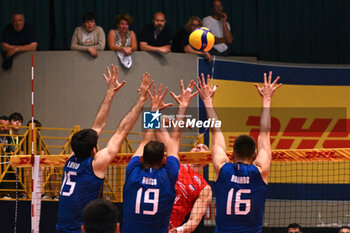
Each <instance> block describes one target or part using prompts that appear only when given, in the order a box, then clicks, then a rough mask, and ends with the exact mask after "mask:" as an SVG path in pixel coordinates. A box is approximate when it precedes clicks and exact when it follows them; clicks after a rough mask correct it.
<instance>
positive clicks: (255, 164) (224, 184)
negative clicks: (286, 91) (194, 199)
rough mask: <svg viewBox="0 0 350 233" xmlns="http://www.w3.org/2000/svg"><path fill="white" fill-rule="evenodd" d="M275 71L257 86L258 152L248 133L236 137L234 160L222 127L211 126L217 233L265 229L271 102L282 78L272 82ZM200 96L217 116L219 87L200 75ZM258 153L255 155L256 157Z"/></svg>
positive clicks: (210, 115) (212, 115) (250, 232)
mask: <svg viewBox="0 0 350 233" xmlns="http://www.w3.org/2000/svg"><path fill="white" fill-rule="evenodd" d="M271 79H272V72H271V71H270V73H269V78H268V80H267V77H266V74H264V85H263V87H259V85H258V84H255V86H256V87H257V89H258V92H259V94H260V96H261V98H262V111H261V117H260V133H259V137H258V151H257V154H255V142H254V139H252V138H251V137H250V136H248V135H241V136H239V137H237V138H236V140H235V144H234V155H233V156H234V161H233V163H231V162H230V160H229V158H228V157H227V156H226V145H225V138H224V136H223V133H222V132H221V129H220V128H211V137H212V147H211V150H212V160H213V167H214V171H215V175H216V182H215V194H216V228H215V232H216V233H228V232H230V233H259V232H261V230H262V223H263V216H264V206H265V200H266V195H267V181H268V177H269V172H270V166H271V145H270V128H271V126H270V125H271V123H270V121H271V120H270V118H271V117H270V104H271V98H272V95H273V94H274V92H275V90H276V89H277V88H279V87H280V86H281V84H277V81H278V80H279V77H277V78H276V80H275V81H274V82H273V83H271ZM198 82H199V87H198V86H197V85H196V87H197V89H198V90H199V95H200V97H201V98H202V100H203V102H204V105H205V108H206V112H207V116H208V118H215V119H218V117H217V115H216V112H215V110H214V106H213V103H212V99H213V97H214V94H215V91H216V88H213V89H212V88H211V87H210V86H209V77H208V79H207V83H206V82H205V80H204V75H203V74H202V78H201V79H200V78H198ZM255 155H256V156H255Z"/></svg>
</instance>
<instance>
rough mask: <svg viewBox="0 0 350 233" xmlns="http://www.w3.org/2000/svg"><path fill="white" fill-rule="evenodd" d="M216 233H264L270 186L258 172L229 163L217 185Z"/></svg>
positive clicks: (249, 166)
mask: <svg viewBox="0 0 350 233" xmlns="http://www.w3.org/2000/svg"><path fill="white" fill-rule="evenodd" d="M215 194H216V229H215V232H217V233H222V232H225V233H226V232H232V233H258V232H261V228H262V223H263V216H264V207H265V200H266V195H267V185H266V183H265V182H264V181H263V179H262V177H261V174H260V172H259V170H258V168H257V167H256V166H254V165H245V164H242V163H238V164H235V163H226V164H224V165H223V166H222V168H221V170H220V173H219V176H218V179H217V181H216V183H215Z"/></svg>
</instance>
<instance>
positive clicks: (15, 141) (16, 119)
mask: <svg viewBox="0 0 350 233" xmlns="http://www.w3.org/2000/svg"><path fill="white" fill-rule="evenodd" d="M9 120H10V126H11V127H10V132H9V134H10V136H8V139H9V140H8V141H9V144H11V145H10V146H9V147H8V150H7V151H6V152H15V150H16V149H17V148H18V146H19V143H20V141H21V139H20V137H19V136H18V135H19V130H20V129H21V126H22V124H23V116H22V114H20V113H18V112H14V113H12V114H11V115H10V117H9Z"/></svg>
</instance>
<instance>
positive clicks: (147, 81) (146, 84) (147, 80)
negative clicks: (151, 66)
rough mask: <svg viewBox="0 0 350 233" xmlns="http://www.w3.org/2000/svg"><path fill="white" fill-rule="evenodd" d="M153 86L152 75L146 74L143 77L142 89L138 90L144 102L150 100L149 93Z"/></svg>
mask: <svg viewBox="0 0 350 233" xmlns="http://www.w3.org/2000/svg"><path fill="white" fill-rule="evenodd" d="M152 85H153V80H151V75H150V74H149V73H147V72H146V73H144V74H143V75H142V82H141V85H140V88H139V89H138V90H137V91H138V92H139V94H140V97H141V98H142V99H144V100H147V98H148V91H149V89H150V88H151V86H152Z"/></svg>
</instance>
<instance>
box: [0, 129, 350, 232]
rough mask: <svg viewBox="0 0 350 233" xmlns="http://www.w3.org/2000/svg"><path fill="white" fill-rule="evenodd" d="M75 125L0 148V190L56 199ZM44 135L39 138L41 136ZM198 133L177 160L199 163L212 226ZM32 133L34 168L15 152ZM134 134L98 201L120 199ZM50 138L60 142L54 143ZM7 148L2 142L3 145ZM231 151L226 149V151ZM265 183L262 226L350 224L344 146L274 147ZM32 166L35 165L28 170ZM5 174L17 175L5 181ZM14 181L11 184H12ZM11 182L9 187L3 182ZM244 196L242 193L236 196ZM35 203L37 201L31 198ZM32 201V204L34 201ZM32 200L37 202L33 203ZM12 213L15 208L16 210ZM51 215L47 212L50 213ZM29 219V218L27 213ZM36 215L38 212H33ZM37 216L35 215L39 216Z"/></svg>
mask: <svg viewBox="0 0 350 233" xmlns="http://www.w3.org/2000/svg"><path fill="white" fill-rule="evenodd" d="M79 129H80V128H79V127H75V128H74V129H69V130H64V129H60V130H58V131H59V132H60V134H62V135H60V136H58V135H57V133H55V134H56V135H55V136H52V135H50V133H46V134H45V133H44V132H45V131H50V130H51V128H40V132H39V131H37V132H36V133H37V135H36V136H35V135H30V133H25V134H23V135H22V140H21V141H20V143H19V145H17V148H16V151H15V152H12V154H9V153H6V152H5V150H4V148H3V147H4V146H6V145H2V148H1V151H2V153H1V161H2V162H1V169H2V170H1V177H0V183H1V189H0V192H1V193H3V194H4V193H12V194H13V193H17V195H18V196H17V197H16V195H12V194H11V197H12V198H13V199H14V198H18V199H21V198H23V196H24V195H20V194H25V195H26V197H24V198H23V199H30V198H34V197H35V198H36V200H37V201H38V199H41V200H43V201H57V196H59V191H60V187H61V181H62V172H63V166H64V164H65V161H66V160H67V159H68V157H69V156H70V153H71V151H70V144H69V141H70V138H71V135H72V134H73V133H74V132H75V131H78V130H79ZM111 133H113V132H108V131H107V132H105V133H104V134H103V135H102V136H101V138H100V142H99V144H101V146H102V147H103V145H105V143H106V141H107V138H109V137H110V135H109V134H111ZM44 135H45V136H44ZM202 136H203V135H200V136H196V137H192V136H184V137H183V138H182V147H181V151H183V152H181V153H180V156H179V157H180V160H181V163H183V164H205V165H207V166H206V167H205V168H204V171H203V174H202V175H203V177H204V178H205V180H206V181H207V182H208V183H209V184H210V185H211V186H212V189H213V198H212V202H211V204H210V205H209V206H208V208H207V210H206V214H205V216H204V227H208V228H210V227H214V226H215V205H216V196H215V190H214V187H213V184H214V179H215V174H214V170H213V167H212V165H211V154H210V152H201V153H195V152H184V151H190V149H191V148H192V146H193V145H195V144H197V143H202V142H203V138H202ZM31 137H35V141H36V142H37V143H36V144H37V145H36V152H37V153H36V154H37V155H39V156H40V162H39V163H38V166H36V167H35V166H34V160H33V158H32V156H31V155H20V154H19V151H20V150H22V151H26V150H27V151H28V149H29V147H28V144H27V142H26V139H28V140H29V141H30V138H31ZM140 138H141V135H140V134H131V135H130V136H129V137H128V139H127V140H126V141H125V143H124V145H123V147H122V149H121V152H120V153H119V154H118V155H117V156H116V157H115V159H114V161H113V163H112V164H111V165H110V166H109V167H108V170H107V173H106V177H105V184H104V199H106V200H109V201H112V202H119V203H122V202H123V195H122V191H123V185H124V180H125V167H126V165H127V163H128V161H129V160H130V158H131V156H132V152H133V151H134V149H136V146H137V145H138V143H139V141H140ZM50 141H55V143H58V141H61V142H60V143H58V144H61V146H57V145H56V146H55V145H53V144H51V143H50ZM7 146H8V145H7ZM231 153H232V152H227V154H228V155H230V154H231ZM272 157H273V161H272V167H271V173H270V178H269V185H268V198H267V201H266V204H265V214H264V227H271V228H281V227H286V226H287V225H288V224H290V223H292V222H297V223H299V224H300V225H301V226H303V227H310V228H338V227H340V226H343V225H348V226H350V149H305V150H295V149H290V150H274V151H273V154H272ZM34 167H35V169H33V168H34ZM8 174H13V176H10V177H14V178H16V177H17V179H14V180H11V179H9V177H8ZM32 174H34V178H35V179H34V180H36V181H37V183H35V182H34V186H35V184H37V189H36V190H35V189H34V195H35V196H32V190H33V189H32V186H31V185H32V183H31V176H32ZM16 182H17V185H14V184H15V183H16ZM8 184H12V186H11V187H12V188H11V187H10V188H9V186H8ZM241 198H242V200H244V198H246V197H244V195H242V197H241ZM36 203H39V204H40V202H36ZM34 204H35V203H34ZM39 204H37V205H39ZM18 211H21V210H20V209H18ZM54 214H55V213H53V215H54ZM28 217H29V216H28ZM39 217H40V216H39ZM39 220H40V218H39Z"/></svg>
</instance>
